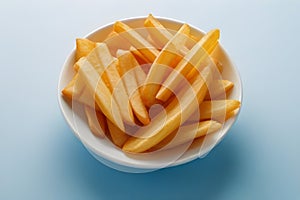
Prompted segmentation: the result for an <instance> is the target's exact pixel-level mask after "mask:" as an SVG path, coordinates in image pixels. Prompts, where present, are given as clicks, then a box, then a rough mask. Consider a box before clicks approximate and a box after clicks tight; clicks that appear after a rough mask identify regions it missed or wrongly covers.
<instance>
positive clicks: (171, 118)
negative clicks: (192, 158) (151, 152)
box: [123, 68, 212, 153]
mask: <svg viewBox="0 0 300 200" xmlns="http://www.w3.org/2000/svg"><path fill="white" fill-rule="evenodd" d="M211 76H212V74H211V70H210V69H209V68H205V69H204V70H203V72H202V76H200V75H199V76H198V77H197V79H196V80H195V81H194V83H193V85H192V89H191V88H190V89H188V90H186V91H185V90H181V92H180V94H178V96H179V97H181V102H180V104H179V103H178V101H175V100H174V101H172V102H171V103H170V105H168V106H167V107H166V113H167V116H166V119H165V120H164V118H165V116H164V113H160V114H159V115H158V116H156V118H154V119H153V121H152V124H150V126H147V127H145V128H142V129H140V130H139V131H138V132H137V133H136V135H135V136H136V137H131V138H129V139H128V141H127V142H126V143H125V144H124V146H123V150H124V151H125V152H136V153H140V152H144V151H146V150H148V149H150V148H151V147H153V146H155V145H156V144H158V143H159V142H161V141H162V140H163V139H164V138H165V137H167V136H168V135H169V134H171V133H172V131H174V130H175V129H176V128H177V127H178V126H180V125H181V124H182V123H183V122H184V121H185V120H187V119H188V117H189V116H190V115H191V114H192V113H193V112H194V111H195V110H196V108H197V107H198V105H199V103H201V102H202V101H203V99H204V96H205V95H206V92H207V86H206V83H207V82H210V81H211V80H210V79H211ZM193 95H194V96H193ZM191 97H193V98H191ZM174 104H175V105H174ZM151 125H152V126H151Z"/></svg>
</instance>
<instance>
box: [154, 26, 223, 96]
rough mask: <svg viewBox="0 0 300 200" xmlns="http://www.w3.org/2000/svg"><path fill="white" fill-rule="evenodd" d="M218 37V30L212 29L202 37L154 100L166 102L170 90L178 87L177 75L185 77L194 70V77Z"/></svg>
mask: <svg viewBox="0 0 300 200" xmlns="http://www.w3.org/2000/svg"><path fill="white" fill-rule="evenodd" d="M219 36H220V31H219V30H218V29H214V30H212V31H209V32H208V33H207V34H206V35H205V36H204V37H202V38H201V40H200V41H199V42H198V43H197V44H195V46H194V47H193V48H192V49H191V50H190V51H189V52H188V53H187V54H186V55H185V57H184V58H183V59H182V60H181V61H180V63H179V64H178V65H177V66H176V68H175V70H174V71H172V72H171V74H170V75H169V76H168V78H167V79H166V80H165V82H164V86H165V87H161V88H160V90H159V91H158V93H157V95H156V98H157V99H159V100H161V101H166V100H167V99H168V98H169V97H170V96H171V95H172V90H175V89H176V88H177V87H178V85H180V76H178V74H179V73H180V74H181V75H182V76H185V77H187V75H188V74H189V73H190V72H192V70H193V69H194V70H193V74H192V76H195V75H196V74H197V72H198V71H199V70H201V69H198V67H199V66H201V65H200V64H201V62H203V61H204V60H205V59H206V58H207V56H208V55H209V54H210V53H211V52H212V51H213V50H214V48H215V46H216V44H217V43H218V39H219Z"/></svg>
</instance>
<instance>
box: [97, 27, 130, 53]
mask: <svg viewBox="0 0 300 200" xmlns="http://www.w3.org/2000/svg"><path fill="white" fill-rule="evenodd" d="M103 42H104V43H105V44H106V45H107V47H108V49H109V50H110V52H111V53H112V55H114V56H116V52H117V50H118V49H129V48H130V47H131V45H130V43H129V42H128V41H127V40H125V39H124V38H123V37H121V36H120V35H119V34H118V33H117V32H115V31H112V32H111V33H110V34H109V35H108V36H107V38H106V39H105V40H104V41H103Z"/></svg>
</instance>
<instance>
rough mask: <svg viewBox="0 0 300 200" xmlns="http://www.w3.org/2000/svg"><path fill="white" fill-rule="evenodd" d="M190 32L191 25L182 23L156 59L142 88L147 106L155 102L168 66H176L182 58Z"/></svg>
mask: <svg viewBox="0 0 300 200" xmlns="http://www.w3.org/2000/svg"><path fill="white" fill-rule="evenodd" d="M189 33H190V27H189V26H188V25H187V24H184V25H182V27H181V28H180V29H179V31H178V32H177V33H176V34H175V36H174V37H172V38H171V40H170V41H169V42H168V43H167V44H166V45H165V47H164V48H163V50H162V51H161V52H160V53H159V55H158V56H157V57H156V59H155V60H154V62H153V64H152V66H151V68H150V71H149V73H148V75H147V78H146V81H145V86H144V88H143V90H142V98H143V100H144V102H145V104H146V105H147V106H149V107H150V106H151V105H153V104H154V103H155V96H156V93H157V92H158V90H159V88H160V85H161V83H162V81H163V79H164V77H165V74H166V73H167V71H168V68H166V66H168V67H172V68H174V67H175V66H176V65H177V64H178V62H179V61H180V60H181V59H182V54H181V52H180V51H181V49H182V47H183V46H184V45H185V41H186V40H187V37H188V36H189Z"/></svg>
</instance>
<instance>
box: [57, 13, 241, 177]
mask: <svg viewBox="0 0 300 200" xmlns="http://www.w3.org/2000/svg"><path fill="white" fill-rule="evenodd" d="M120 20H121V19H120ZM145 20H146V17H140V18H132V19H128V20H124V21H123V22H124V23H126V24H128V25H130V26H131V27H143V24H144V21H145ZM159 21H160V22H161V23H162V24H163V25H164V26H165V27H166V28H169V29H170V28H174V30H178V29H179V27H180V26H181V25H182V23H180V22H176V21H175V20H170V19H162V18H160V19H159ZM112 29H113V23H111V24H109V25H105V26H102V27H99V28H97V30H95V31H93V33H91V34H89V35H88V36H87V38H92V40H93V41H104V40H105V38H106V37H107V35H108V34H109V33H110V32H111V30H112ZM192 32H193V33H194V34H200V35H202V34H203V33H202V32H200V31H199V30H198V29H197V28H192ZM144 37H147V36H144ZM121 48H122V47H121ZM212 57H216V58H218V59H219V62H220V63H222V67H223V70H222V77H223V79H226V80H230V81H232V82H233V83H234V88H233V89H232V90H231V92H230V95H229V96H228V98H229V99H236V100H239V101H242V85H241V80H240V76H239V73H238V71H237V69H236V68H235V66H234V65H233V60H231V59H230V57H229V56H228V55H227V54H226V52H225V50H224V48H223V47H221V46H218V47H217V48H216V49H215V50H214V52H213V54H212ZM74 64H75V58H74V52H72V53H71V54H70V55H68V56H67V58H66V62H65V64H64V65H63V67H62V71H61V73H60V77H59V83H58V101H59V105H60V109H61V111H62V113H63V116H64V117H65V119H66V121H67V123H68V124H69V126H70V127H71V129H72V130H73V132H74V135H75V136H77V137H78V138H79V140H81V142H82V143H83V144H84V145H85V147H86V148H87V149H88V150H89V151H90V152H92V154H93V155H95V157H96V158H97V159H98V160H100V161H102V160H103V159H106V160H107V161H110V162H113V163H114V164H113V165H108V166H110V167H112V168H114V169H116V170H120V171H123V172H132V173H141V172H151V171H154V170H157V169H161V168H166V167H169V166H177V165H180V164H184V163H187V162H190V161H192V160H195V159H197V158H199V157H203V156H205V155H206V154H207V153H208V152H209V151H210V150H211V149H213V148H214V147H215V146H216V145H217V144H218V143H220V142H221V140H222V139H223V138H224V137H225V135H226V134H227V133H228V130H230V128H231V127H232V125H233V124H234V122H235V121H236V119H237V118H238V113H237V114H236V115H235V116H234V117H232V118H230V119H229V120H227V121H226V123H224V124H223V125H222V128H220V129H219V130H218V131H216V132H215V133H213V134H209V135H208V136H206V137H205V140H204V141H203V142H202V143H201V144H200V143H199V145H198V148H196V147H195V148H191V149H187V148H188V146H189V145H190V143H186V145H183V146H181V147H180V148H176V149H169V150H166V151H163V152H162V151H158V152H152V153H148V154H139V155H130V156H129V155H128V154H124V152H123V151H122V150H121V149H120V148H116V147H115V146H114V145H112V143H111V142H109V140H107V139H103V138H97V137H95V136H94V134H93V133H92V132H91V131H90V129H89V127H88V122H87V121H86V117H85V114H84V112H82V106H81V105H78V103H77V102H76V101H75V102H70V101H67V100H66V99H65V98H64V97H63V96H62V95H61V91H62V90H63V89H64V87H66V85H67V84H68V83H69V82H70V81H71V80H72V78H73V76H74V68H73V66H74ZM181 103H182V104H184V103H183V102H181ZM71 105H72V107H71ZM183 133H184V132H183ZM174 139H175V138H174ZM105 163H106V162H105ZM130 168H132V169H130Z"/></svg>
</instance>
